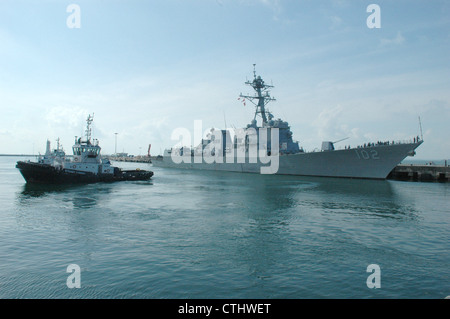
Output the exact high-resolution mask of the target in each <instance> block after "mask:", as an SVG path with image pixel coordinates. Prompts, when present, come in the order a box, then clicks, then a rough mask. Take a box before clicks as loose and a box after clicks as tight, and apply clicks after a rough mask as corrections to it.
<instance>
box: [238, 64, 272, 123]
mask: <svg viewBox="0 0 450 319" xmlns="http://www.w3.org/2000/svg"><path fill="white" fill-rule="evenodd" d="M255 66H256V64H253V81H252V82H250V81H247V82H245V84H247V85H250V86H251V87H253V89H254V90H255V92H256V94H255V95H253V96H249V95H243V94H242V93H241V94H240V97H242V98H246V99H249V101H250V102H252V103H253V104H254V105H255V106H256V111H255V117H254V119H256V116H257V115H258V114H259V115H260V116H261V118H262V121H263V125H264V124H267V115H266V113H269V112H268V111H266V105H267V104H268V103H269V102H271V101H276V100H275V99H274V98H272V97H271V96H270V95H269V89H270V88H273V86H272V85H268V84H265V83H264V81H263V79H262V78H261V77H260V76H256V69H255ZM254 100H257V102H254ZM269 114H270V113H269Z"/></svg>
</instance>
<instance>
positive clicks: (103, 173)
mask: <svg viewBox="0 0 450 319" xmlns="http://www.w3.org/2000/svg"><path fill="white" fill-rule="evenodd" d="M92 121H93V116H91V115H89V116H88V118H87V120H86V122H87V128H86V140H84V141H83V140H82V139H81V137H80V138H77V137H75V144H74V145H73V147H72V149H73V156H70V157H69V156H66V154H65V152H64V150H63V149H62V148H61V147H60V144H59V139H58V145H57V148H56V150H53V152H51V151H50V142H49V141H47V150H46V153H45V155H44V156H42V157H39V158H38V161H37V162H31V161H18V162H17V164H16V168H18V169H19V170H20V173H21V174H22V176H23V178H24V179H25V181H26V182H27V183H46V184H74V183H97V182H116V181H140V180H148V179H150V178H151V177H152V176H153V172H152V171H145V170H139V169H136V170H122V169H121V168H119V167H114V166H112V165H111V162H110V161H109V159H107V158H102V156H101V155H100V151H101V147H100V146H99V143H98V140H97V139H94V140H93V141H91V124H92Z"/></svg>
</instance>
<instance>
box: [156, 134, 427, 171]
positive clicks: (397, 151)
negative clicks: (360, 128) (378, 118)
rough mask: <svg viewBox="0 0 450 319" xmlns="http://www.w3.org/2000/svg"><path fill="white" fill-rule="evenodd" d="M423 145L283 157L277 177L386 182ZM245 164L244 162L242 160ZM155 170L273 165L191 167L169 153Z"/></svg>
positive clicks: (244, 167)
mask: <svg viewBox="0 0 450 319" xmlns="http://www.w3.org/2000/svg"><path fill="white" fill-rule="evenodd" d="M421 143H422V141H420V142H417V143H403V144H390V145H377V146H371V147H364V148H353V149H344V150H334V151H322V152H308V153H297V154H286V155H280V156H279V167H278V170H277V171H276V172H275V174H281V175H303V176H324V177H347V178H368V179H385V178H386V177H387V176H388V174H389V173H390V172H391V171H392V170H393V169H394V168H395V167H396V166H397V165H398V164H399V163H400V162H401V161H402V160H403V159H404V158H405V157H407V156H408V155H412V154H414V150H415V149H416V148H417V147H418V146H419V145H420V144H421ZM241 161H243V160H242V159H241ZM153 165H154V166H159V167H173V168H183V169H201V170H216V171H231V172H242V173H260V172H261V167H268V166H269V165H270V164H262V163H259V162H258V163H249V162H248V160H247V161H245V162H244V163H239V162H238V159H236V158H234V159H233V160H232V161H229V162H226V159H225V158H224V160H223V163H217V162H215V163H212V164H208V163H205V162H202V163H194V157H192V158H191V161H190V163H189V161H188V163H186V162H182V163H179V164H178V163H175V162H174V161H173V160H172V157H171V156H170V154H169V155H168V154H167V153H166V154H165V156H164V157H163V158H162V159H159V160H154V161H153Z"/></svg>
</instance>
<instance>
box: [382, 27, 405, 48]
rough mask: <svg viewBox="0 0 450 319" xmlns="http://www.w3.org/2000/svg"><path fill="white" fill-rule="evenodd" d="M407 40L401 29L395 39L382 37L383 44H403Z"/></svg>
mask: <svg viewBox="0 0 450 319" xmlns="http://www.w3.org/2000/svg"><path fill="white" fill-rule="evenodd" d="M404 42H405V38H404V37H403V35H402V33H401V32H400V31H398V32H397V36H396V37H395V38H393V39H381V40H380V44H381V46H389V45H401V44H403V43H404Z"/></svg>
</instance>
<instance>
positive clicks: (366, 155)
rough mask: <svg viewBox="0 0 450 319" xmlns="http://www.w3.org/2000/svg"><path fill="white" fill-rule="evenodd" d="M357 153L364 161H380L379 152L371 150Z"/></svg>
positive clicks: (357, 151)
mask: <svg viewBox="0 0 450 319" xmlns="http://www.w3.org/2000/svg"><path fill="white" fill-rule="evenodd" d="M355 152H356V156H358V159H364V160H368V159H374V160H378V159H380V156H379V155H378V152H377V151H376V150H370V151H366V150H355Z"/></svg>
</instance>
